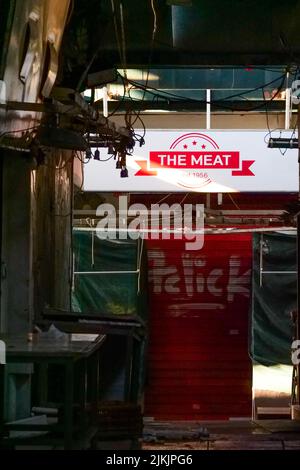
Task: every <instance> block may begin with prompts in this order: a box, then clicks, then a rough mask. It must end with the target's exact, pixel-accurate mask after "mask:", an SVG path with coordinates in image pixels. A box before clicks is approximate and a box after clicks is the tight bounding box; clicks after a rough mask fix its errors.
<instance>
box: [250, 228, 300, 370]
mask: <svg viewBox="0 0 300 470" xmlns="http://www.w3.org/2000/svg"><path fill="white" fill-rule="evenodd" d="M261 250H262V267H263V271H272V272H273V271H294V272H295V271H296V270H297V267H296V236H295V235H289V234H283V233H264V234H263V235H262V234H254V236H253V278H252V280H253V286H252V322H251V356H252V359H253V360H254V361H256V362H258V363H260V364H263V365H272V364H291V343H292V339H293V333H294V332H293V323H292V319H291V311H292V310H295V309H296V304H297V275H296V273H294V274H287V273H285V274H275V273H271V274H268V273H262V285H261V286H260V267H261V256H260V251H261Z"/></svg>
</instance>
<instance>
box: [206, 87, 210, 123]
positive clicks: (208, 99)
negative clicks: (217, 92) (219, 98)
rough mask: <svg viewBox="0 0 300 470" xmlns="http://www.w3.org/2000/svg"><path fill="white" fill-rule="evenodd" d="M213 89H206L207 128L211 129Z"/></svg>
mask: <svg viewBox="0 0 300 470" xmlns="http://www.w3.org/2000/svg"><path fill="white" fill-rule="evenodd" d="M210 100H211V90H210V89H207V90H206V129H210V126H211V104H210Z"/></svg>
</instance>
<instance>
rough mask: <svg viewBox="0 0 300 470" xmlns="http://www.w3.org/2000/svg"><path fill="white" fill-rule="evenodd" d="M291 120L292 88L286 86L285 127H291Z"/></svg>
mask: <svg viewBox="0 0 300 470" xmlns="http://www.w3.org/2000/svg"><path fill="white" fill-rule="evenodd" d="M287 75H288V74H287ZM290 120H291V89H290V88H286V90H285V117H284V128H285V129H289V128H290Z"/></svg>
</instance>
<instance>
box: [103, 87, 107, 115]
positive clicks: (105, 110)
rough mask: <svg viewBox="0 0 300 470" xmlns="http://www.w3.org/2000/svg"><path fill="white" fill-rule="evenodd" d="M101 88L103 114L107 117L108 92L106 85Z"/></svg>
mask: <svg viewBox="0 0 300 470" xmlns="http://www.w3.org/2000/svg"><path fill="white" fill-rule="evenodd" d="M102 90H103V116H104V117H106V118H107V117H108V94H107V87H106V86H104V87H103V88H102Z"/></svg>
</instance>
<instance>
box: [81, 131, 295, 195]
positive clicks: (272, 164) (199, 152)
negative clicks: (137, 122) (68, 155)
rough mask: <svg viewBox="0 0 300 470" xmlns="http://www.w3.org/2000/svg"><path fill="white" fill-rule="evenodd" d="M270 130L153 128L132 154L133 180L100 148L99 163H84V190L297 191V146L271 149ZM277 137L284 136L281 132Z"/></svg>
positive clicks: (287, 134)
mask: <svg viewBox="0 0 300 470" xmlns="http://www.w3.org/2000/svg"><path fill="white" fill-rule="evenodd" d="M136 132H137V133H138V134H141V132H142V131H136ZM267 134H268V131H236V130H234V131H220V130H218V131H202V130H199V131H198V130H185V131H181V132H179V131H167V130H149V131H147V133H146V135H145V145H144V146H143V147H139V145H138V144H137V145H136V147H135V148H134V152H133V155H131V156H127V169H128V178H121V177H120V170H119V169H116V161H115V160H114V159H113V158H111V159H110V160H107V159H108V158H109V155H108V154H107V149H100V161H98V160H93V159H91V160H90V162H89V163H88V164H87V165H85V167H84V190H85V191H110V192H122V191H124V192H165V191H166V192H212V193H213V192H239V191H241V192H285V191H288V192H295V191H298V150H297V149H274V148H273V149H271V148H268V147H267V141H268V138H269V136H267ZM272 137H279V133H278V131H277V132H274V133H272ZM280 137H285V138H290V137H292V131H283V132H281V134H280ZM293 137H295V135H293ZM283 153H284V155H283ZM101 160H103V161H101ZM104 160H106V161H104Z"/></svg>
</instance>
